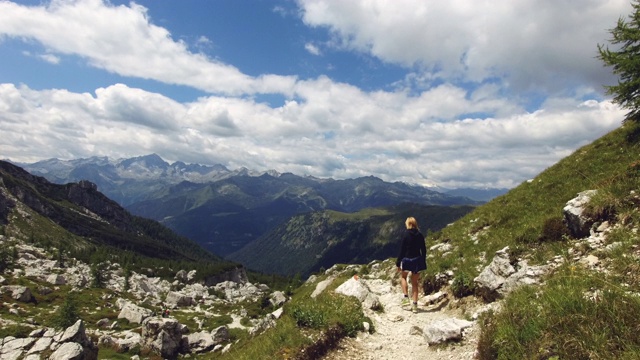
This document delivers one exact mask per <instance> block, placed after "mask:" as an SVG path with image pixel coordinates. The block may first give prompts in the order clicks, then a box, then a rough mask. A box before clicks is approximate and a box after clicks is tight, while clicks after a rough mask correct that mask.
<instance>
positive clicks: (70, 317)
mask: <svg viewBox="0 0 640 360" xmlns="http://www.w3.org/2000/svg"><path fill="white" fill-rule="evenodd" d="M78 319H80V316H79V315H78V304H77V301H76V298H75V295H74V293H67V297H66V298H65V299H64V303H62V305H61V306H60V307H59V308H58V311H57V312H56V314H55V316H54V318H53V324H52V325H53V327H55V328H59V329H64V328H67V327H69V326H71V325H73V324H75V323H76V321H78Z"/></svg>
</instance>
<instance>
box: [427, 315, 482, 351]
mask: <svg viewBox="0 0 640 360" xmlns="http://www.w3.org/2000/svg"><path fill="white" fill-rule="evenodd" d="M472 325H473V322H471V321H467V320H461V319H455V318H451V319H445V320H439V321H434V322H433V323H431V324H430V325H428V326H425V328H424V330H423V331H422V332H423V334H424V338H425V340H426V341H427V344H429V345H435V344H441V343H444V342H447V341H458V340H461V339H462V330H464V329H466V328H468V327H470V326H472Z"/></svg>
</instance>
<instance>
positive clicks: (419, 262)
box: [396, 217, 427, 313]
mask: <svg viewBox="0 0 640 360" xmlns="http://www.w3.org/2000/svg"><path fill="white" fill-rule="evenodd" d="M405 226H406V227H407V230H406V231H405V232H404V234H403V236H402V245H401V246H400V254H399V255H398V259H397V260H396V266H397V267H398V272H400V276H401V278H400V284H401V285H402V292H403V293H404V298H403V299H402V305H403V306H406V305H408V304H409V285H408V284H407V275H409V272H411V296H412V298H413V305H412V306H411V311H413V312H414V313H416V312H418V280H419V278H420V271H421V270H426V269H427V246H426V245H425V242H424V236H423V235H422V233H420V230H418V222H417V221H416V219H415V218H413V217H408V218H407V220H406V221H405Z"/></svg>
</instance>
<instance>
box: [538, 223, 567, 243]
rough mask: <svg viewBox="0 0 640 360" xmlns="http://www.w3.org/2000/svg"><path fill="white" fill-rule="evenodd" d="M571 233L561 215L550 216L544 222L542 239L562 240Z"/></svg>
mask: <svg viewBox="0 0 640 360" xmlns="http://www.w3.org/2000/svg"><path fill="white" fill-rule="evenodd" d="M568 235H569V230H568V229H567V226H566V225H565V223H564V220H563V219H562V218H561V217H552V218H548V219H547V220H545V221H544V223H543V224H542V235H541V236H540V241H560V240H563V239H565V238H566V237H567V236H568Z"/></svg>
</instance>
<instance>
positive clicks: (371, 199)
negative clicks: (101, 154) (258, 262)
mask: <svg viewBox="0 0 640 360" xmlns="http://www.w3.org/2000/svg"><path fill="white" fill-rule="evenodd" d="M24 166H25V168H26V169H27V170H28V171H30V172H32V173H33V174H37V175H40V176H44V177H47V178H48V179H50V180H51V181H55V182H61V183H64V182H69V181H80V180H81V179H86V180H89V181H91V182H93V183H95V184H97V186H98V189H100V191H102V192H104V193H105V194H106V195H107V196H109V197H110V198H112V199H114V200H116V201H118V202H119V203H120V204H123V205H124V206H125V207H126V208H127V209H128V210H129V211H131V212H132V213H133V214H136V215H138V216H142V217H145V218H149V219H153V220H156V221H159V222H162V223H163V224H165V225H166V226H168V227H169V228H171V229H173V230H174V231H176V232H177V233H178V234H180V235H182V236H185V237H188V238H189V239H192V240H194V241H196V242H197V243H199V244H201V245H202V246H204V247H206V248H207V249H208V250H210V251H212V252H214V253H216V254H219V255H221V256H225V255H227V254H229V253H231V252H235V251H237V250H239V249H240V248H242V247H243V246H245V245H246V244H249V243H251V242H252V241H254V240H256V239H258V238H259V237H260V236H262V235H264V234H265V233H266V232H268V231H270V230H272V229H273V228H275V227H276V226H278V225H280V224H282V223H283V222H285V221H287V220H288V219H289V218H290V217H291V216H294V215H298V214H303V213H308V212H313V211H320V210H334V211H339V212H347V213H348V212H356V211H359V210H361V209H365V208H370V207H380V206H393V205H397V204H401V203H407V202H410V203H418V204H423V205H443V206H450V205H470V204H472V205H477V204H479V203H480V202H478V201H474V200H472V199H470V198H467V197H463V196H455V195H449V194H445V193H442V192H438V191H433V190H431V189H429V188H425V187H422V186H416V185H409V184H406V183H401V182H394V183H391V182H385V181H383V180H381V179H379V178H376V177H373V176H368V177H361V178H357V179H346V180H334V179H319V178H314V177H302V176H298V175H295V174H291V173H284V174H281V173H278V172H275V171H268V172H261V173H258V172H254V171H250V170H249V169H245V168H241V169H238V170H235V171H230V170H229V169H227V168H226V167H224V166H222V165H214V166H203V165H187V164H185V163H183V162H175V163H173V164H168V163H167V162H165V161H164V160H162V158H160V157H159V156H158V155H155V154H151V155H147V156H141V157H135V158H131V159H121V160H117V161H112V160H110V159H108V158H97V157H95V158H90V159H80V160H71V161H61V160H57V159H51V160H46V161H41V162H38V163H34V164H25V165H24Z"/></svg>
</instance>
